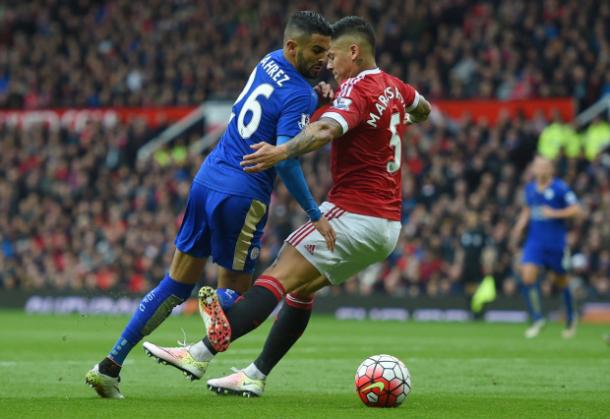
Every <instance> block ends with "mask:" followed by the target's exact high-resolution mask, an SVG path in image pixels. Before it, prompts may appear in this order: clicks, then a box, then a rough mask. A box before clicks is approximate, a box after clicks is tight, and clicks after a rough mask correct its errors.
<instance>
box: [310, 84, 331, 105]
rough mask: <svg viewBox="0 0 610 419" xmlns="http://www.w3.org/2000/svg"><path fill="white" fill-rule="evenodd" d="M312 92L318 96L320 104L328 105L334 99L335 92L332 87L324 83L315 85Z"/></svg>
mask: <svg viewBox="0 0 610 419" xmlns="http://www.w3.org/2000/svg"><path fill="white" fill-rule="evenodd" d="M313 90H315V91H316V93H317V94H318V99H319V101H320V104H326V103H330V102H332V101H333V100H334V99H335V91H334V90H333V88H332V86H331V85H330V84H328V83H326V82H325V81H321V82H320V83H318V84H316V85H315V86H314V88H313Z"/></svg>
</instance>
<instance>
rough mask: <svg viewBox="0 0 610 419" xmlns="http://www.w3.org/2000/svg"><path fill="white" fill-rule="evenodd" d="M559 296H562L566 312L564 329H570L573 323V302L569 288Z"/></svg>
mask: <svg viewBox="0 0 610 419" xmlns="http://www.w3.org/2000/svg"><path fill="white" fill-rule="evenodd" d="M561 294H562V295H563V305H564V308H565V310H566V327H570V326H572V323H573V322H574V300H573V298H572V290H571V289H570V286H569V285H568V286H566V287H565V288H564V289H563V291H562V292H561Z"/></svg>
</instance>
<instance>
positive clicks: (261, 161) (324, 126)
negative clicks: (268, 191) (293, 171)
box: [240, 118, 343, 173]
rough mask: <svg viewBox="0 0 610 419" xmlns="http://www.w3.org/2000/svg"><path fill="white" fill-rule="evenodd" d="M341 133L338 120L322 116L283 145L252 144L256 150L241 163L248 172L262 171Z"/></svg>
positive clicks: (325, 142) (316, 146)
mask: <svg viewBox="0 0 610 419" xmlns="http://www.w3.org/2000/svg"><path fill="white" fill-rule="evenodd" d="M341 135H343V129H342V128H341V125H340V124H339V123H338V122H337V121H335V120H334V119H330V118H322V119H320V120H319V121H316V122H314V123H312V124H310V125H308V126H307V127H305V129H304V130H303V131H301V132H300V133H299V134H298V135H297V136H296V137H294V138H293V139H292V140H290V141H288V142H286V143H284V144H282V145H279V146H273V145H271V144H269V143H267V142H265V141H263V142H260V143H257V144H254V145H252V148H253V149H254V150H256V152H254V153H252V154H248V155H245V156H244V158H243V160H242V162H241V163H240V164H241V166H242V167H243V168H244V170H245V171H246V172H248V173H252V172H261V171H263V170H267V169H269V168H270V167H272V166H274V165H275V164H277V163H278V162H280V161H282V160H286V159H290V158H293V157H297V156H301V155H303V154H306V153H309V152H311V151H314V150H317V149H319V148H322V147H323V146H324V145H326V144H328V143H330V142H331V141H333V140H334V139H336V138H338V137H340V136H341Z"/></svg>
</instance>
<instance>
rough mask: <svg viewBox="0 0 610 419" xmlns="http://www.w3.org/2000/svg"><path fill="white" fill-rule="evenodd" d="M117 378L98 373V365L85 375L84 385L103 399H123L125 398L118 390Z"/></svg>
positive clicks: (118, 380)
mask: <svg viewBox="0 0 610 419" xmlns="http://www.w3.org/2000/svg"><path fill="white" fill-rule="evenodd" d="M120 382H121V379H120V378H119V377H116V378H115V377H111V376H109V375H106V374H102V373H101V372H100V368H99V364H95V366H94V367H93V368H92V369H91V370H90V371H89V372H88V373H87V375H85V383H86V384H88V385H89V387H91V388H92V389H94V390H95V392H96V393H97V394H98V395H99V396H100V397H102V398H104V399H124V398H125V397H124V396H123V394H121V390H119V383H120Z"/></svg>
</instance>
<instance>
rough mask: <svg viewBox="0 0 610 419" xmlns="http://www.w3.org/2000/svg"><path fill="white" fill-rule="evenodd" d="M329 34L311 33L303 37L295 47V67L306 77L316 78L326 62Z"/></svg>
mask: <svg viewBox="0 0 610 419" xmlns="http://www.w3.org/2000/svg"><path fill="white" fill-rule="evenodd" d="M329 48H330V36H324V35H320V34H313V35H311V36H310V37H305V38H304V39H303V40H302V41H301V42H299V43H298V45H297V48H296V68H297V70H298V71H299V73H301V74H302V75H304V76H305V77H307V78H316V77H318V75H319V74H320V71H322V68H323V67H324V65H325V64H326V59H327V56H328V49H329Z"/></svg>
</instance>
